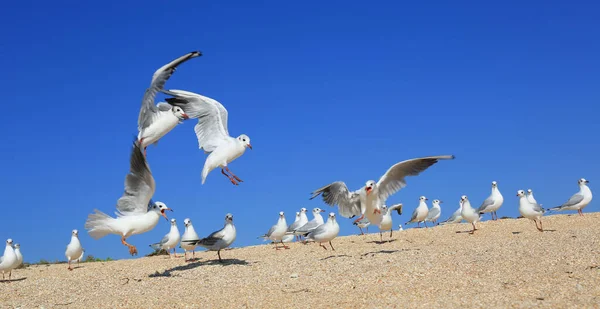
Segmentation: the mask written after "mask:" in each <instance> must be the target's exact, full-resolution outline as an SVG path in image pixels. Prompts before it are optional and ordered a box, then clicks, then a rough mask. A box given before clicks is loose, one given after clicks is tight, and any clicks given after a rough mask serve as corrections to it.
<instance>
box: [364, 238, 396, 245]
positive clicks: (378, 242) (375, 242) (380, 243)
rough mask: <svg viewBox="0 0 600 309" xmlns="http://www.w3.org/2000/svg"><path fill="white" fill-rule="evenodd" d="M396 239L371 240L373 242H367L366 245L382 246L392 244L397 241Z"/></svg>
mask: <svg viewBox="0 0 600 309" xmlns="http://www.w3.org/2000/svg"><path fill="white" fill-rule="evenodd" d="M397 240H398V239H390V240H384V241H381V240H373V241H367V243H368V244H377V245H383V244H387V243H389V242H394V241H397Z"/></svg>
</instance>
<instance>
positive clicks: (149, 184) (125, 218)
mask: <svg viewBox="0 0 600 309" xmlns="http://www.w3.org/2000/svg"><path fill="white" fill-rule="evenodd" d="M155 187H156V185H155V183H154V177H152V172H150V167H149V166H148V164H147V162H146V157H145V156H144V155H143V154H142V150H141V149H140V146H139V143H138V142H137V141H136V142H134V147H133V150H132V152H131V158H130V171H129V174H127V176H126V177H125V192H124V193H123V196H121V198H119V200H118V201H117V211H116V212H115V214H116V215H117V217H116V218H112V217H110V216H109V215H107V214H105V213H103V212H101V211H99V210H98V209H94V211H95V213H92V214H90V215H89V216H88V218H87V221H86V222H85V228H86V229H87V230H88V233H89V234H90V236H92V237H93V238H94V239H99V238H102V237H104V236H106V235H108V234H117V235H121V243H122V244H123V245H125V246H127V247H128V248H129V253H130V254H131V255H135V254H137V249H136V248H135V246H133V245H130V244H128V243H127V242H126V241H125V240H126V239H127V237H129V236H131V235H137V234H142V233H145V232H148V231H150V230H152V229H153V228H154V227H155V226H156V224H157V223H158V219H159V218H160V216H163V217H165V219H166V220H168V218H167V216H166V215H165V211H166V210H171V209H169V208H168V207H167V205H165V204H164V203H162V202H156V203H153V202H152V201H151V198H152V195H154V190H155ZM171 211H173V210H171Z"/></svg>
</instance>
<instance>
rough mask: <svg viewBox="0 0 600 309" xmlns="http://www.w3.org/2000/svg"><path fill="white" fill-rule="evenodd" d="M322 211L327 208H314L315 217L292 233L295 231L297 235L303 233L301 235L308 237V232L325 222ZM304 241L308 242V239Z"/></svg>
mask: <svg viewBox="0 0 600 309" xmlns="http://www.w3.org/2000/svg"><path fill="white" fill-rule="evenodd" d="M322 212H325V210H323V209H321V208H318V207H316V208H314V209H313V211H312V214H313V219H312V220H310V221H308V222H307V223H306V224H304V225H302V226H301V227H299V228H297V229H295V230H293V231H292V232H291V233H293V234H295V235H301V236H305V237H306V234H307V233H309V232H312V231H313V230H314V229H316V228H317V227H319V226H320V225H321V224H323V217H322V216H321V213H322ZM304 243H305V244H306V241H305V242H304Z"/></svg>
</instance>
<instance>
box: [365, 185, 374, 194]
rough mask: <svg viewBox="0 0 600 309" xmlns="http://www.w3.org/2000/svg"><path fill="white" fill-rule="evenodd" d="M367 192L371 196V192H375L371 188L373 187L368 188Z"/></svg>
mask: <svg viewBox="0 0 600 309" xmlns="http://www.w3.org/2000/svg"><path fill="white" fill-rule="evenodd" d="M366 190H367V195H369V194H371V191H373V188H371V187H367V189H366Z"/></svg>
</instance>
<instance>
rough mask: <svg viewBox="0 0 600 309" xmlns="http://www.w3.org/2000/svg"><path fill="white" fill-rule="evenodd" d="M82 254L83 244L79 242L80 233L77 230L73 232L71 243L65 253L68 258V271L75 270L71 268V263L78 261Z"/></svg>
mask: <svg viewBox="0 0 600 309" xmlns="http://www.w3.org/2000/svg"><path fill="white" fill-rule="evenodd" d="M81 253H83V248H82V247H81V242H79V232H78V231H77V230H73V231H72V232H71V242H69V244H68V245H67V250H66V251H65V256H66V257H67V262H68V264H69V266H68V267H67V269H68V270H73V268H72V267H71V261H75V260H77V259H78V258H79V257H80V256H81Z"/></svg>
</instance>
